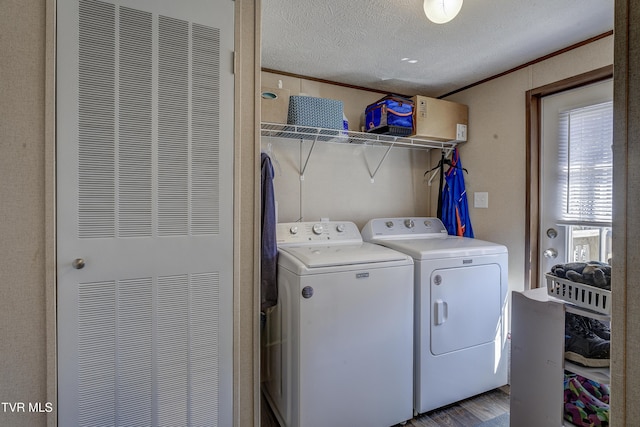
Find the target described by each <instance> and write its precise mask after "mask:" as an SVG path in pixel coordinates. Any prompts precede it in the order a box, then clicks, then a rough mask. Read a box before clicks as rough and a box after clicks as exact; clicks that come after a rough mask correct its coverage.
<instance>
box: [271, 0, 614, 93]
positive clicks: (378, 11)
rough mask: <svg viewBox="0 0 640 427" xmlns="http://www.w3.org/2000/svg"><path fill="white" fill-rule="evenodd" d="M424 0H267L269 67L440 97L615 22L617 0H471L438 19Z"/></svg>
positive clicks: (384, 89) (596, 33) (556, 48)
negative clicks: (452, 15)
mask: <svg viewBox="0 0 640 427" xmlns="http://www.w3.org/2000/svg"><path fill="white" fill-rule="evenodd" d="M422 3H423V2H422V0H386V1H385V0H325V1H322V0H321V1H318V0H297V1H286V0H262V67H263V68H268V69H273V70H278V71H283V72H287V73H294V74H299V75H303V76H310V77H316V78H321V79H326V80H331V81H335V82H340V83H346V84H351V85H357V86H362V87H368V88H371V89H377V90H380V91H383V92H395V93H402V94H407V95H413V94H421V95H427V96H439V95H443V94H445V93H448V92H451V91H454V90H456V89H460V88H462V87H465V86H467V85H469V84H472V83H475V82H478V81H480V80H483V79H485V78H488V77H491V76H494V75H496V74H499V73H501V72H504V71H507V70H509V69H512V68H514V67H517V66H519V65H522V64H525V63H527V62H529V61H532V60H534V59H536V58H540V57H542V56H545V55H547V54H550V53H552V52H555V51H558V50H561V49H564V48H566V47H568V46H571V45H573V44H576V43H579V42H582V41H584V40H587V39H589V38H591V37H594V36H598V35H601V34H603V33H606V32H607V31H610V30H612V29H613V19H614V18H613V8H614V4H613V3H614V0H467V1H465V2H464V4H463V5H462V10H461V11H460V14H459V15H458V16H457V17H456V18H455V19H454V20H453V21H451V22H449V23H447V24H440V25H439V24H433V23H431V22H429V21H428V20H427V19H426V17H425V15H424V12H423V10H422ZM402 58H409V59H413V60H417V62H416V63H415V64H411V63H409V62H408V61H402Z"/></svg>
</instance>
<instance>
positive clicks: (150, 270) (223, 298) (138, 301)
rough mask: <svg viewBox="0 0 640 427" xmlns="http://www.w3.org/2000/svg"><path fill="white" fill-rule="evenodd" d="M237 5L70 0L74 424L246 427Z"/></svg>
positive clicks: (66, 207) (59, 141) (62, 328)
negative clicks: (239, 304)
mask: <svg viewBox="0 0 640 427" xmlns="http://www.w3.org/2000/svg"><path fill="white" fill-rule="evenodd" d="M233 9H234V7H233V2H232V1H230V0H229V1H226V0H224V1H223V0H214V1H211V0H207V1H200V0H198V1H194V0H188V1H184V2H173V1H168V0H167V1H162V0H113V1H95V0H59V1H58V2H57V16H58V23H57V27H58V33H57V138H56V147H57V148H56V150H57V200H56V202H57V240H58V245H57V246H58V249H57V259H58V262H57V268H58V283H57V289H58V302H57V306H58V405H57V408H56V409H57V413H58V423H59V425H61V426H91V427H96V426H227V425H231V420H232V412H231V411H232V406H233V405H232V357H231V355H232V330H233V328H232V321H233V315H232V311H231V310H232V295H233V289H232V273H233V272H232V265H233V236H232V230H233V216H232V213H233V198H232V195H233V187H232V186H233V171H232V168H231V166H232V164H233V74H232V51H233V17H234V12H233ZM223 105H224V106H225V107H224V108H223V107H222V106H223Z"/></svg>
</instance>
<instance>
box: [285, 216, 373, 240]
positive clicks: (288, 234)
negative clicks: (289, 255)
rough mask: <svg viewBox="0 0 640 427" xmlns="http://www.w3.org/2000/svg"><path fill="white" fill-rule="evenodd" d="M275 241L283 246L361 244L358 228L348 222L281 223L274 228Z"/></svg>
mask: <svg viewBox="0 0 640 427" xmlns="http://www.w3.org/2000/svg"><path fill="white" fill-rule="evenodd" d="M276 241H277V244H278V246H283V245H299V244H305V245H312V244H321V245H326V244H327V243H328V242H330V243H331V244H337V243H349V244H354V243H362V237H361V236H360V231H358V227H357V226H356V225H355V224H354V223H353V222H349V221H320V222H283V223H279V224H277V226H276Z"/></svg>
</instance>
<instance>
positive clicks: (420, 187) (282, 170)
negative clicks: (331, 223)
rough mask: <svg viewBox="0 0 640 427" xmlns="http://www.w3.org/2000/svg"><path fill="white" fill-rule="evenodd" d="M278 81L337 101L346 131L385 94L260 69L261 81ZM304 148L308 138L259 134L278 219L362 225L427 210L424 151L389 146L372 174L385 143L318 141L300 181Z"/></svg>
mask: <svg viewBox="0 0 640 427" xmlns="http://www.w3.org/2000/svg"><path fill="white" fill-rule="evenodd" d="M278 80H281V81H282V87H283V88H284V89H288V90H289V91H290V93H291V95H298V94H301V93H302V94H306V95H309V96H318V97H323V98H329V99H338V100H341V101H343V103H344V111H345V115H346V116H347V119H348V120H349V129H350V130H359V128H360V122H361V117H360V116H361V114H362V112H364V109H365V108H366V106H367V105H369V104H371V103H373V102H375V101H377V100H378V99H380V98H382V97H383V96H384V95H385V94H384V93H378V92H370V91H365V90H359V89H353V88H346V87H341V86H336V85H332V84H327V83H320V82H316V81H311V80H307V79H300V78H294V77H287V76H281V75H278V74H273V73H266V72H263V73H262V86H265V87H278V86H277V85H278ZM310 147H311V142H305V143H304V144H302V145H301V143H300V141H299V140H294V139H285V138H272V137H263V138H262V150H263V151H266V152H268V153H269V154H270V156H271V158H272V161H273V163H274V170H275V178H274V189H275V193H276V196H275V198H276V202H277V210H278V221H279V222H291V221H297V220H303V221H318V220H320V219H321V218H329V219H332V220H340V221H346V220H348V221H353V222H355V223H356V225H358V226H359V227H362V226H364V224H365V223H366V222H367V221H368V220H369V219H371V218H376V217H394V216H417V215H419V216H424V215H427V214H428V211H429V195H430V192H431V191H432V189H434V191H436V192H437V188H435V187H429V186H428V184H427V178H428V177H429V175H427V177H426V178H425V176H424V172H425V171H426V170H427V169H428V165H429V158H430V155H429V152H428V151H425V150H413V149H411V150H409V149H405V148H398V147H394V148H392V149H391V151H389V154H388V156H387V157H386V158H385V159H384V162H382V165H381V166H380V168H379V169H378V171H377V173H375V172H376V168H378V166H379V165H380V162H381V160H382V159H383V158H384V156H385V153H386V151H387V148H386V147H372V146H363V145H360V144H335V143H322V142H319V143H317V144H316V146H315V148H314V149H313V152H312V153H311V156H310V157H309V162H308V165H307V168H306V169H305V174H304V180H301V179H300V172H301V171H302V166H304V163H305V162H306V159H307V153H308V152H309V150H310ZM374 173H375V175H374ZM372 175H374V179H373V182H371V176H372Z"/></svg>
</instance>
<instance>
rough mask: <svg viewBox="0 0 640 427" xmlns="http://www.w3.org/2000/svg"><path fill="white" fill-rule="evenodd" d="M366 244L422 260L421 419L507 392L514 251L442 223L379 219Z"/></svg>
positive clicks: (418, 279) (418, 335)
mask: <svg viewBox="0 0 640 427" xmlns="http://www.w3.org/2000/svg"><path fill="white" fill-rule="evenodd" d="M362 237H363V239H364V240H365V241H369V242H375V243H377V244H380V245H383V246H386V247H389V248H392V249H395V250H397V251H400V252H402V253H405V254H407V255H409V256H411V257H412V258H413V259H414V265H415V278H414V281H415V289H414V297H415V307H414V317H415V326H414V331H415V340H414V349H415V367H414V376H415V391H414V410H415V412H416V413H417V414H420V413H424V412H427V411H430V410H433V409H436V408H439V407H442V406H445V405H448V404H451V403H454V402H458V401H460V400H463V399H466V398H468V397H471V396H474V395H477V394H480V393H483V392H485V391H489V390H492V389H494V388H497V387H500V386H503V385H505V384H506V383H507V367H508V356H507V317H506V314H507V310H506V301H507V298H506V297H507V291H508V282H507V280H508V278H507V268H508V253H507V248H506V247H505V246H503V245H499V244H496V243H491V242H486V241H482V240H478V239H472V238H465V237H457V236H450V235H448V234H447V232H446V229H445V227H444V225H443V224H442V222H441V221H440V220H439V219H437V218H380V219H373V220H371V221H369V222H368V223H367V224H366V225H365V227H364V228H363V230H362Z"/></svg>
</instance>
